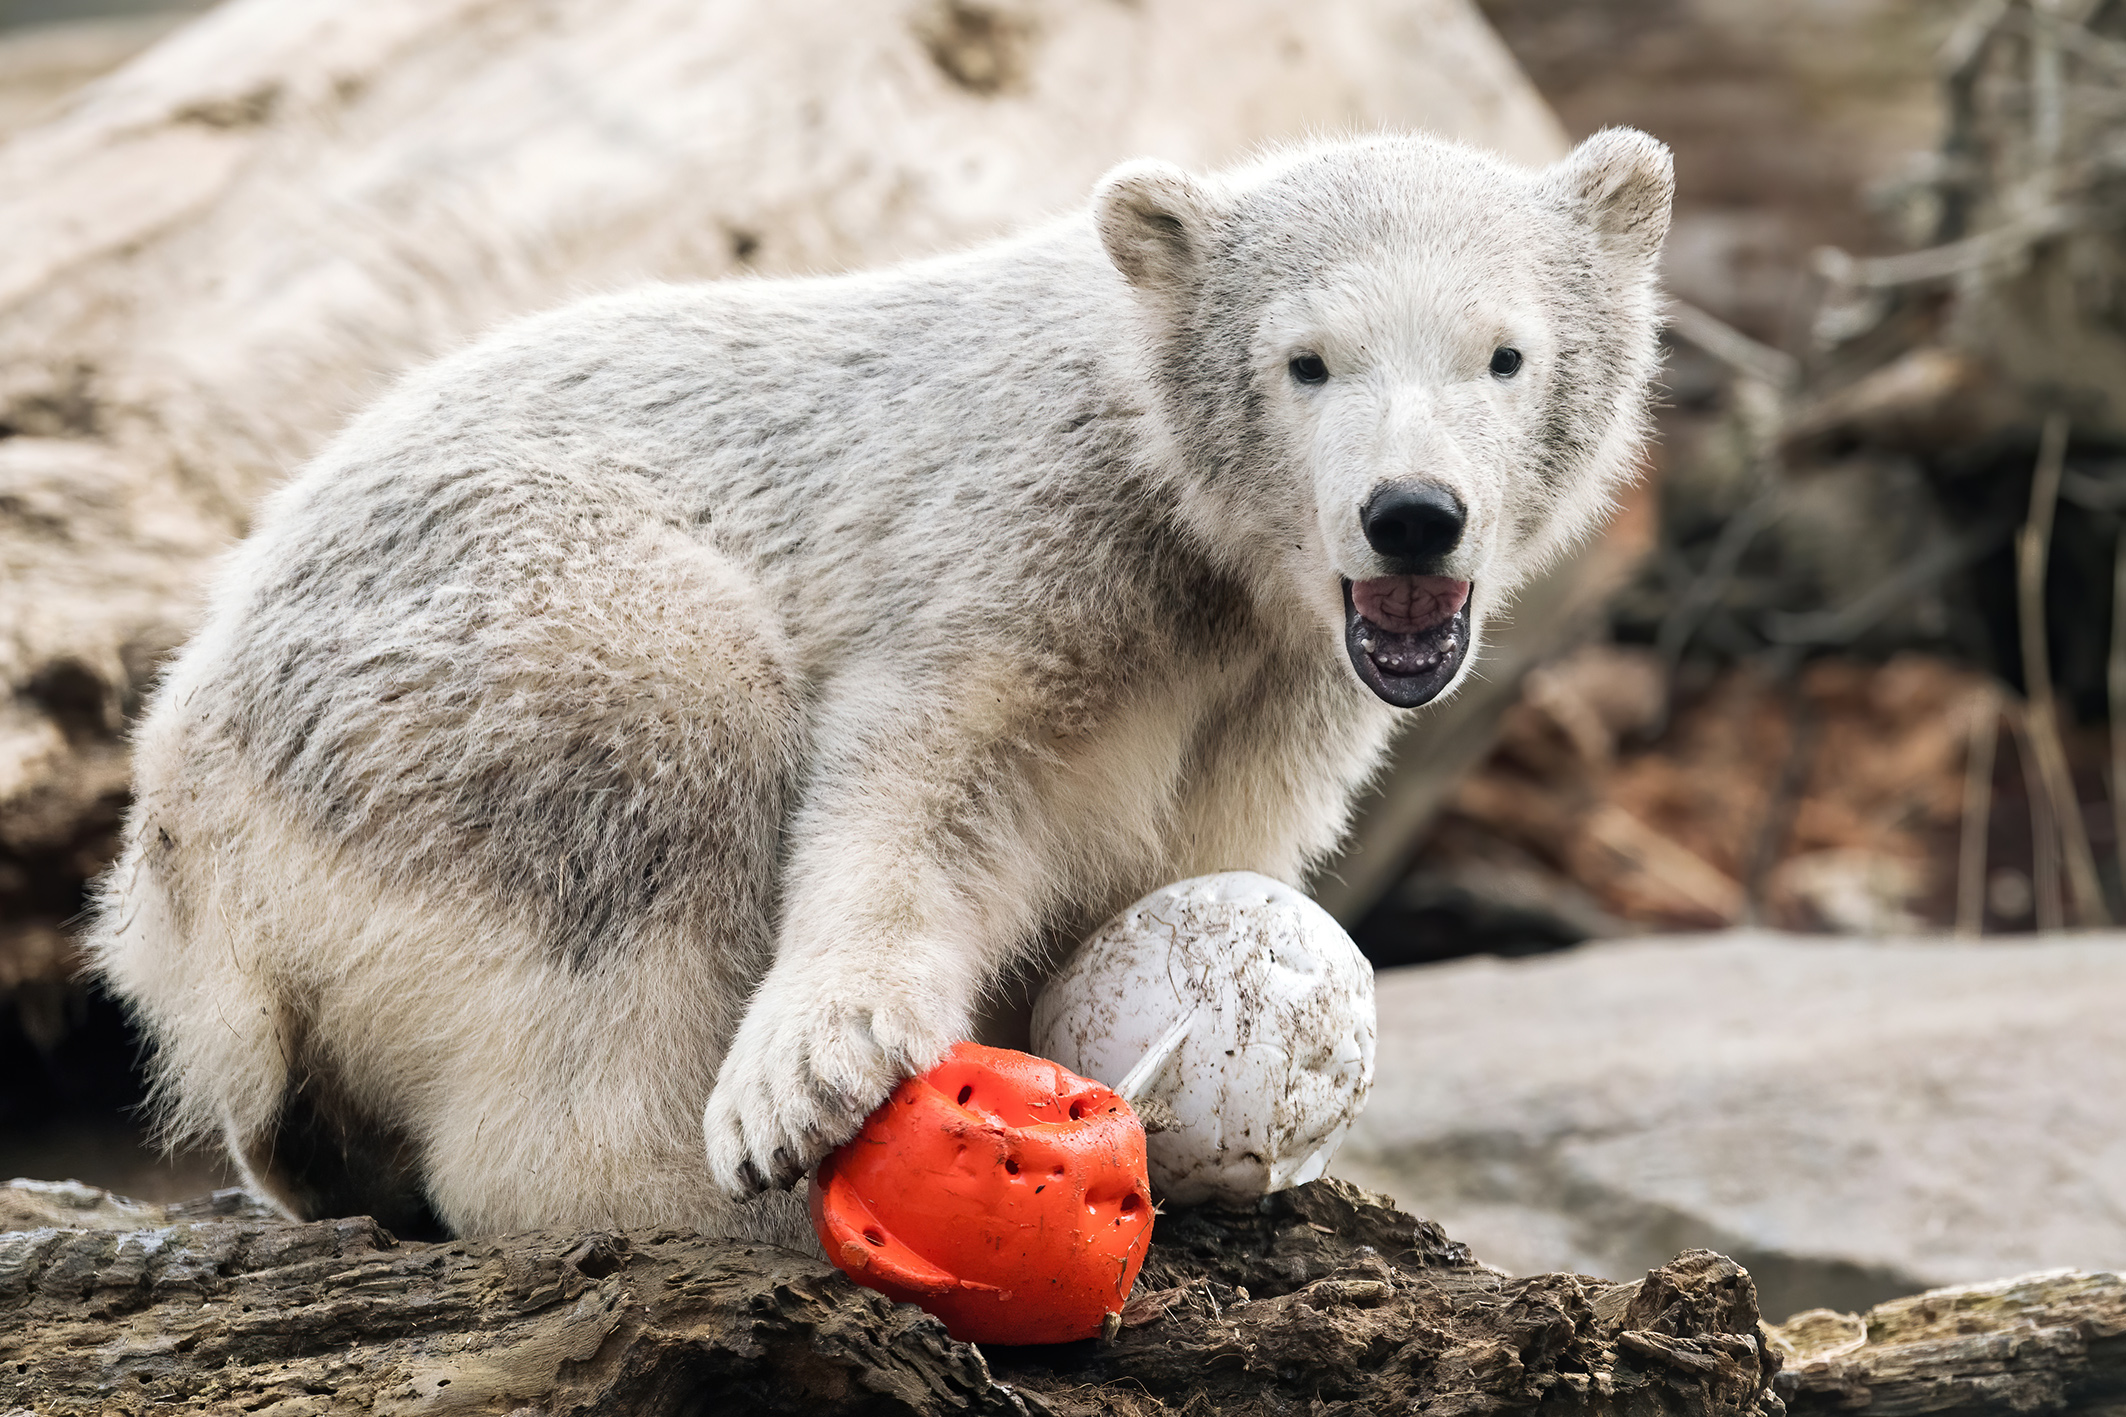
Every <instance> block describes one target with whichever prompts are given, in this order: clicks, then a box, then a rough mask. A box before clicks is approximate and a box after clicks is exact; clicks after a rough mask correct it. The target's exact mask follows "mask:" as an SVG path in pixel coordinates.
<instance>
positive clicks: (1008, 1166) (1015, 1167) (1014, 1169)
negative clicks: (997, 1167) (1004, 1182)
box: [1004, 1157, 1019, 1176]
mask: <svg viewBox="0 0 2126 1417" xmlns="http://www.w3.org/2000/svg"><path fill="white" fill-rule="evenodd" d="M1004 1174H1005V1175H1007V1176H1016V1175H1018V1174H1019V1163H1018V1162H1016V1161H1013V1160H1012V1159H1011V1158H1010V1157H1006V1158H1005V1159H1004Z"/></svg>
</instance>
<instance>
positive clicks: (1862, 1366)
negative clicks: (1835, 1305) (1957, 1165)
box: [1768, 1269, 2126, 1417]
mask: <svg viewBox="0 0 2126 1417" xmlns="http://www.w3.org/2000/svg"><path fill="white" fill-rule="evenodd" d="M1768 1336H1769V1339H1770V1342H1771V1344H1772V1346H1773V1347H1774V1348H1776V1349H1777V1350H1778V1351H1779V1352H1780V1354H1781V1355H1782V1356H1783V1357H1784V1358H1785V1360H1786V1368H1785V1371H1783V1372H1781V1373H1780V1374H1779V1375H1778V1379H1777V1390H1778V1392H1779V1393H1780V1394H1781V1396H1782V1397H1784V1399H1785V1400H1786V1404H1787V1410H1788V1412H1789V1413H1791V1414H1793V1417H1803V1414H1812V1415H1813V1414H1831V1413H1847V1412H1857V1411H1860V1410H1862V1409H1866V1410H1867V1411H1868V1412H1869V1413H1871V1414H1877V1415H1878V1417H1900V1414H1904V1413H1920V1412H1924V1413H1932V1414H1940V1417H2007V1414H2010V1413H2013V1414H2018V1417H2038V1414H2046V1413H2054V1412H2087V1413H2116V1412H2118V1411H2121V1410H2126V1277H2122V1276H2120V1275H2116V1274H2084V1273H2082V1272H2080V1271H2079V1270H2071V1269H2062V1270H2051V1271H2048V1272H2045V1273H2042V1274H2028V1275H2024V1276H2022V1277H2021V1278H2018V1279H2003V1280H1996V1281H1994V1282H1992V1283H1989V1284H1966V1285H1959V1286H1957V1287H1955V1288H1951V1289H1931V1290H1928V1291H1927V1292H1926V1293H1924V1294H1916V1295H1913V1296H1912V1297H1911V1298H1909V1299H1893V1300H1891V1301H1890V1302H1889V1303H1886V1304H1877V1305H1876V1306H1875V1307H1874V1308H1872V1309H1870V1310H1868V1312H1867V1313H1865V1314H1840V1313H1834V1312H1832V1311H1831V1310H1828V1309H1813V1310H1811V1311H1809V1312H1808V1313H1805V1314H1796V1315H1795V1316H1794V1317H1793V1318H1791V1319H1789V1320H1787V1321H1786V1322H1785V1323H1784V1324H1781V1325H1780V1326H1779V1327H1778V1328H1775V1329H1772V1330H1770V1331H1769V1335H1768Z"/></svg>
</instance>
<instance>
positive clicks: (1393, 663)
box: [1363, 622, 1460, 679]
mask: <svg viewBox="0 0 2126 1417" xmlns="http://www.w3.org/2000/svg"><path fill="white" fill-rule="evenodd" d="M1363 635H1364V639H1363V645H1364V648H1365V651H1366V658H1368V659H1370V660H1372V661H1373V663H1374V664H1375V665H1376V666H1378V667H1379V669H1380V671H1381V673H1383V674H1391V675H1394V676H1395V677H1396V678H1399V679H1407V678H1410V677H1411V676H1413V675H1418V674H1429V673H1432V672H1434V671H1435V670H1437V669H1438V668H1439V667H1440V666H1441V665H1443V664H1445V663H1446V662H1447V661H1448V660H1449V659H1450V658H1451V657H1452V656H1453V654H1454V652H1455V650H1456V649H1458V648H1459V647H1460V646H1459V644H1458V642H1457V638H1456V637H1455V636H1453V635H1439V634H1436V633H1435V634H1416V635H1394V634H1390V633H1388V632H1387V631H1386V630H1382V629H1380V628H1379V627H1377V626H1375V625H1373V624H1371V623H1370V622H1368V623H1367V624H1366V625H1365V627H1364V631H1363Z"/></svg>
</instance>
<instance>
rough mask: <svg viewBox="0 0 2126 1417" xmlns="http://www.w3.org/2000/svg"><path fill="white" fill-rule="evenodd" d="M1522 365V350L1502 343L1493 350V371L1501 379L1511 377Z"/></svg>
mask: <svg viewBox="0 0 2126 1417" xmlns="http://www.w3.org/2000/svg"><path fill="white" fill-rule="evenodd" d="M1520 367H1521V352H1520V351H1519V350H1517V349H1508V348H1507V347H1506V346H1505V345H1503V344H1502V345H1500V346H1499V347H1498V348H1497V349H1494V350H1492V351H1491V372H1492V373H1494V374H1496V375H1498V376H1499V377H1500V378H1501V379H1511V378H1512V377H1513V376H1514V375H1515V374H1516V373H1518V372H1519V370H1520Z"/></svg>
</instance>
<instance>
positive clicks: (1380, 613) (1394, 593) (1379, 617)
mask: <svg viewBox="0 0 2126 1417" xmlns="http://www.w3.org/2000/svg"><path fill="white" fill-rule="evenodd" d="M1468 600H1469V582H1467V581H1452V580H1449V579H1447V578H1446V577H1445V576H1381V577H1379V578H1377V579H1375V580H1370V581H1353V582H1352V583H1351V603H1352V604H1353V605H1354V606H1356V607H1357V608H1358V613H1359V614H1360V615H1362V616H1364V617H1365V618H1366V619H1367V620H1369V621H1371V622H1372V623H1373V624H1375V625H1377V626H1379V627H1380V628H1381V629H1383V630H1386V631H1387V632H1388V633H1389V634H1391V635H1420V634H1423V633H1424V632H1425V631H1427V630H1431V629H1436V628H1438V627H1439V626H1440V625H1443V624H1445V623H1446V622H1447V621H1448V620H1450V619H1452V618H1453V617H1454V613H1455V612H1456V611H1457V610H1460V609H1461V608H1462V606H1463V605H1464V604H1466V603H1467V602H1468Z"/></svg>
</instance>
